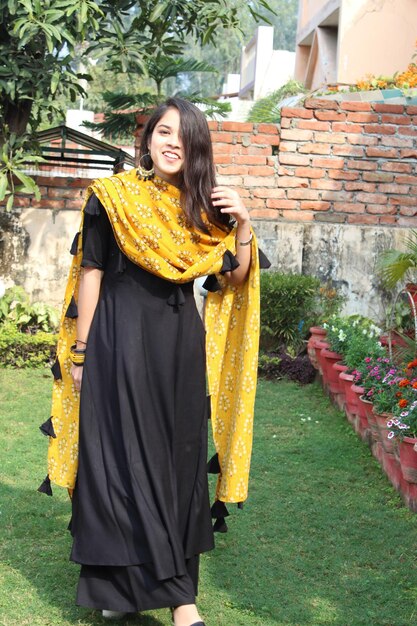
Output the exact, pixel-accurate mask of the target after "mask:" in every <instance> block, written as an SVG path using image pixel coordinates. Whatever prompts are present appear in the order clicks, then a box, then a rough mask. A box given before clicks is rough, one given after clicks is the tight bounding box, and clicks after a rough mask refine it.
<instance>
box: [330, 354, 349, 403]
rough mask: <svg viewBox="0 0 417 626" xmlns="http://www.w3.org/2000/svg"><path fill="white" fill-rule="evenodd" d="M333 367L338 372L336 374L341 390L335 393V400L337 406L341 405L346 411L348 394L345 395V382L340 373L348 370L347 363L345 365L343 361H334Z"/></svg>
mask: <svg viewBox="0 0 417 626" xmlns="http://www.w3.org/2000/svg"><path fill="white" fill-rule="evenodd" d="M333 369H334V371H335V372H336V375H337V377H338V379H339V391H338V392H337V393H336V394H335V398H334V400H335V402H336V404H337V406H338V407H339V409H340V410H341V411H344V410H345V405H346V395H345V389H344V387H343V383H342V381H341V380H340V377H339V375H340V373H341V372H346V370H347V365H344V364H343V363H342V362H341V361H338V362H337V363H333Z"/></svg>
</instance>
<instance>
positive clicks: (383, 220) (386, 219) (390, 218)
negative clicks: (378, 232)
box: [379, 215, 397, 224]
mask: <svg viewBox="0 0 417 626" xmlns="http://www.w3.org/2000/svg"><path fill="white" fill-rule="evenodd" d="M396 221H397V218H396V217H395V216H394V215H381V217H380V218H379V223H380V224H395V223H396Z"/></svg>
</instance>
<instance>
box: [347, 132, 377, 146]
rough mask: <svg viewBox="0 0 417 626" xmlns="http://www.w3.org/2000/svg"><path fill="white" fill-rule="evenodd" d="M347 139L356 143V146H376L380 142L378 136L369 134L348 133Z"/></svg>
mask: <svg viewBox="0 0 417 626" xmlns="http://www.w3.org/2000/svg"><path fill="white" fill-rule="evenodd" d="M347 140H348V142H349V143H352V144H354V145H355V146H376V145H377V144H378V137H376V136H375V135H374V136H371V137H369V136H368V135H355V134H353V133H352V134H351V135H347Z"/></svg>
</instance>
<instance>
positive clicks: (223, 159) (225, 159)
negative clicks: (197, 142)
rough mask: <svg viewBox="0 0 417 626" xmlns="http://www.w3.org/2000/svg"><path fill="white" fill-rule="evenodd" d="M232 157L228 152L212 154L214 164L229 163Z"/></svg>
mask: <svg viewBox="0 0 417 626" xmlns="http://www.w3.org/2000/svg"><path fill="white" fill-rule="evenodd" d="M232 158H233V157H231V156H230V155H229V154H214V155H213V159H214V163H215V164H216V165H222V164H224V163H225V164H227V165H230V161H231V160H232Z"/></svg>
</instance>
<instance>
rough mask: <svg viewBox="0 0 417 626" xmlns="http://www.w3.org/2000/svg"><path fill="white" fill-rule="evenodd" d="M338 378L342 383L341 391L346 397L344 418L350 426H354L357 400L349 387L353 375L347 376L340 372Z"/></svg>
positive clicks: (351, 383)
mask: <svg viewBox="0 0 417 626" xmlns="http://www.w3.org/2000/svg"><path fill="white" fill-rule="evenodd" d="M339 378H340V380H341V381H342V385H343V389H344V391H345V397H346V405H345V411H346V416H347V418H348V420H349V422H350V423H351V424H354V422H355V419H356V415H357V414H358V400H357V395H356V394H355V392H353V391H352V389H351V387H352V385H353V379H354V376H353V374H347V373H346V372H341V373H340V374H339Z"/></svg>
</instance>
